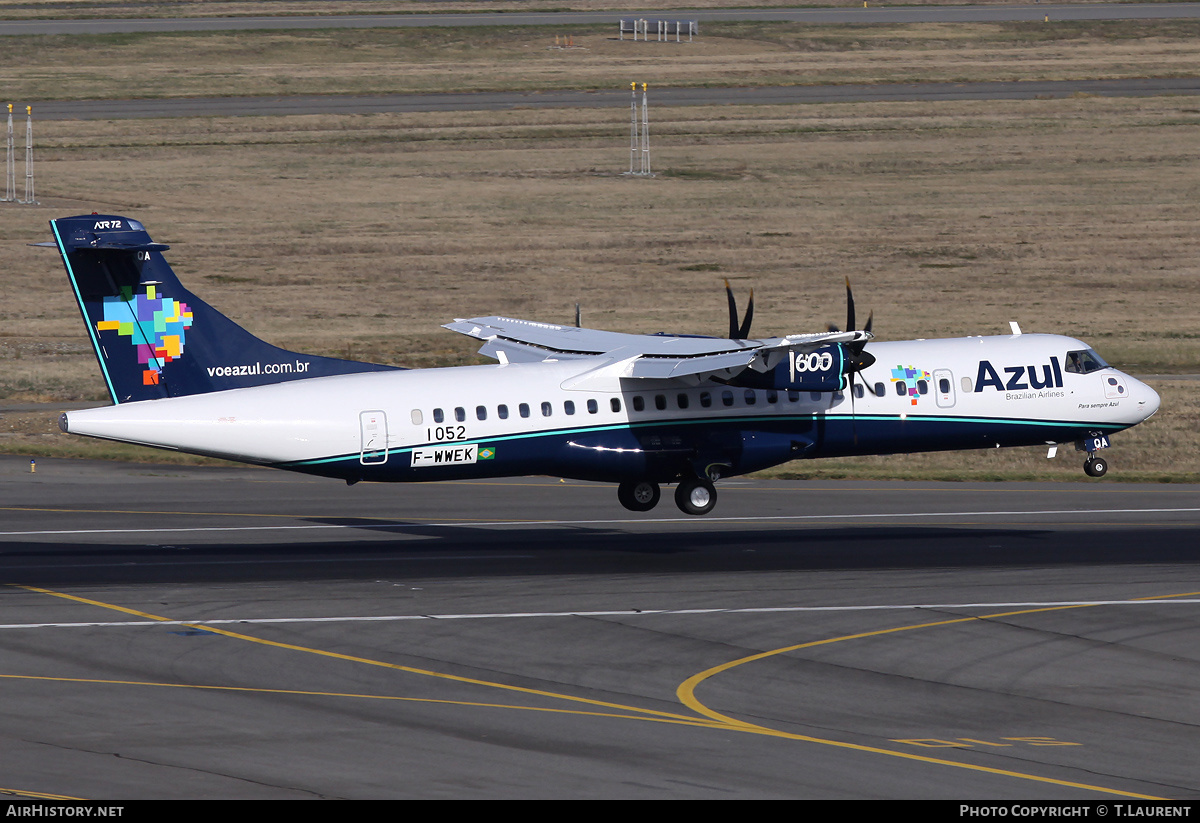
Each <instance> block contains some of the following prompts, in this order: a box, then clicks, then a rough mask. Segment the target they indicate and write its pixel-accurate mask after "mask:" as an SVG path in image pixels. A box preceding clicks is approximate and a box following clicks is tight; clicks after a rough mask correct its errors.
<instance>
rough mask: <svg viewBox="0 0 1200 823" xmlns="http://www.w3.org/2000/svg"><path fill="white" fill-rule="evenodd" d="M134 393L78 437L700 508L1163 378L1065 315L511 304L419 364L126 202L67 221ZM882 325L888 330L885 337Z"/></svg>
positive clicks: (86, 300)
mask: <svg viewBox="0 0 1200 823" xmlns="http://www.w3.org/2000/svg"><path fill="white" fill-rule="evenodd" d="M50 225H51V228H52V231H53V234H54V241H53V243H40V244H36V245H45V246H55V247H57V249H58V250H59V253H60V254H61V256H62V260H63V263H64V265H65V266H66V270H67V276H68V278H69V280H70V283H71V286H72V289H73V290H74V294H75V298H76V301H77V302H78V304H79V308H80V312H81V313H82V315H83V319H84V322H85V324H86V327H87V330H88V335H89V337H90V339H91V342H92V346H93V348H94V349H95V352H96V356H97V359H98V360H99V362H100V370H101V373H102V374H103V377H104V380H105V383H106V385H107V387H108V391H109V394H110V395H111V397H112V405H111V406H107V407H103V408H95V409H85V410H80V411H70V412H66V413H64V414H62V415H61V417H60V419H59V427H60V428H61V430H62V431H64V432H67V433H70V434H79V435H86V436H89V437H96V438H101V439H107V440H115V441H121V442H125V443H136V444H141V445H145V446H153V447H157V448H160V449H173V450H178V451H182V452H190V453H192V454H199V455H207V456H211V457H219V458H224V459H226V460H234V461H241V462H244V463H251V464H257V465H262V466H269V467H274V468H280V469H287V470H291V471H296V472H304V473H307V474H312V475H321V476H325V477H331V478H340V479H342V480H345V481H346V482H347V483H349V484H354V483H357V482H359V481H364V480H365V481H432V480H460V479H469V478H485V477H506V476H526V475H550V476H557V477H562V478H571V479H578V480H587V481H600V482H608V483H615V484H617V499H618V500H619V501H620V503H621V504H622V505H623V506H624V507H625V508H627V509H629V510H631V511H635V512H646V511H650V510H651V509H653V508H654V507H655V506H656V505H657V504H658V502H659V500H660V497H661V487H662V486H663V485H667V484H675V487H676V488H675V502H676V504H677V505H678V507H679V508H680V510H682V511H683V512H684V513H686V514H689V515H705V514H708V513H709V512H711V511H712V510H713V507H714V506H715V505H716V500H717V495H716V490H715V487H714V485H713V483H714V481H716V480H718V479H719V478H724V477H733V476H737V475H741V474H746V473H748V472H754V471H758V470H760V469H766V468H769V467H772V466H776V465H779V464H782V463H785V462H788V461H791V460H811V459H818V458H823V457H839V456H848V455H871V454H904V453H915V452H923V451H939V450H957V449H981V448H990V447H997V448H998V447H1002V446H1031V445H1046V446H1049V452H1048V455H1047V456H1049V457H1053V456H1054V454H1055V451H1056V449H1057V446H1058V445H1059V444H1064V443H1074V444H1075V446H1076V448H1077V449H1078V450H1080V451H1083V452H1085V453H1086V462H1085V463H1084V469H1085V472H1086V473H1087V474H1088V475H1089V476H1091V477H1101V476H1103V475H1104V474H1105V473H1106V472H1107V471H1108V463H1107V461H1106V460H1105V459H1104V458H1103V457H1101V456H1100V455H1099V454H1098V452H1100V451H1101V450H1103V449H1105V448H1108V447H1109V445H1110V436H1111V435H1112V434H1114V433H1115V432H1118V431H1121V430H1123V429H1127V428H1129V427H1131V426H1134V425H1136V424H1138V423H1140V422H1142V421H1143V420H1146V419H1147V418H1148V417H1150V416H1151V415H1153V414H1154V413H1155V412H1156V411H1157V410H1158V408H1159V397H1158V395H1157V394H1156V393H1155V392H1154V390H1153V389H1151V388H1150V387H1149V386H1147V385H1145V384H1144V383H1142V382H1140V381H1138V380H1135V379H1134V378H1132V377H1130V376H1129V375H1127V374H1123V373H1122V372H1120V371H1118V370H1116V369H1114V368H1112V367H1111V366H1109V365H1108V364H1107V363H1105V361H1104V360H1103V359H1102V358H1101V357H1100V355H1098V354H1097V353H1096V352H1095V351H1094V350H1093V349H1092V348H1091V347H1090V346H1088V345H1087V344H1085V343H1083V342H1081V341H1079V340H1075V339H1072V338H1069V337H1062V336H1058V335H1050V334H1022V333H1021V331H1020V328H1019V327H1018V326H1017V324H1015V323H1013V324H1012V326H1011V328H1012V334H1009V335H1003V336H990V337H983V336H979V337H964V338H958V339H939V340H909V341H902V342H872V341H873V340H874V335H873V334H872V333H871V322H872V319H873V318H871V319H868V321H867V324H866V326H865V327H864V328H862V329H856V328H855V318H854V302H853V300H854V298H853V294H852V293H851V291H850V284H849V281H847V284H846V292H847V315H848V317H847V323H846V330H844V331H843V330H838V329H836V328H833V327H830V328H829V329H828V330H827V331H825V332H818V333H810V334H792V335H786V336H783V337H768V338H751V337H750V336H749V333H750V324H751V320H752V316H753V310H754V305H753V292H751V296H750V303H749V305H748V307H747V311H746V315H745V317H744V319H743V320H742V321H741V322H740V323H739V322H738V312H737V306H736V301H735V298H734V295H733V291H732V289H730V288H729V286H728V283H727V284H726V294H727V297H728V302H729V314H730V322H729V334H728V336H727V337H724V338H722V337H705V336H699V335H689V334H669V333H658V334H622V333H616V332H608V331H599V330H593V329H586V328H581V327H579V323H578V309H577V314H576V318H577V319H576V326H562V325H557V324H553V323H538V322H531V321H528V320H518V319H513V318H508V317H476V318H471V319H459V320H455V321H454V322H453V323H449V324H447V325H446V326H445V327H444V328H447V329H450V330H451V331H455V332H459V333H461V334H464V335H467V336H469V337H472V338H476V339H478V340H481V341H483V345H482V348H480V350H479V351H480V353H482V354H484V355H487V356H488V357H490V358H492V359H494V360H495V361H496V363H495V364H489V365H476V366H458V367H452V368H436V369H401V368H397V367H393V366H387V365H380V364H373V363H360V362H355V361H350V360H339V359H336V358H329V357H317V356H312V355H307V354H301V353H297V352H291V351H285V350H283V349H280V348H277V347H275V346H272V345H270V344H268V343H265V342H264V341H262V340H260V339H258V338H257V337H255V336H254V335H252V334H251V333H250V332H249V331H247V330H245V329H243V328H242V327H241V326H238V325H237V324H236V323H234V322H233V321H231V320H230V319H229V318H227V317H225V316H224V315H222V314H221V313H219V312H218V311H217V310H216V309H214V308H212V307H211V306H209V305H208V304H206V303H204V302H203V301H202V300H200V299H199V298H198V297H196V296H195V295H194V294H192V293H191V292H190V291H188V290H186V289H185V288H184V287H183V286H182V285H181V284H180V282H179V280H178V279H177V278H176V276H175V274H174V272H173V271H172V270H171V268H170V266H169V265H168V264H167V262H166V259H165V258H164V257H163V252H165V251H167V249H168V248H169V247H168V246H166V245H164V244H161V243H155V242H154V241H152V240H151V239H150V235H149V234H148V233H147V232H146V230H145V228H144V227H143V225H142V224H141V223H139V222H138V221H136V220H131V219H129V218H127V217H121V216H115V215H100V214H91V215H81V216H77V217H66V218H59V219H55V220H51V221H50ZM868 344H869V346H870V348H869V350H868Z"/></svg>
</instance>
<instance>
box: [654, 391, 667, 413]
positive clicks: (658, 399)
mask: <svg viewBox="0 0 1200 823" xmlns="http://www.w3.org/2000/svg"><path fill="white" fill-rule="evenodd" d="M654 408H656V409H658V410H659V411H663V410H664V409H666V408H667V396H666V395H665V394H656V395H654Z"/></svg>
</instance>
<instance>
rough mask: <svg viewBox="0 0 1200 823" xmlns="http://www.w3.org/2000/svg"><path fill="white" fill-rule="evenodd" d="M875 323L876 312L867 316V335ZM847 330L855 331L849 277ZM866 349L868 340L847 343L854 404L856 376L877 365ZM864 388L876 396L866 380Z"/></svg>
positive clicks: (847, 285)
mask: <svg viewBox="0 0 1200 823" xmlns="http://www.w3.org/2000/svg"><path fill="white" fill-rule="evenodd" d="M874 322H875V312H871V313H870V314H869V315H867V325H865V326H863V329H862V330H863V331H865V332H866V333H867V334H870V333H871V324H873V323H874ZM846 329H847V330H848V331H854V330H855V325H854V292H853V291H852V290H851V288H850V278H849V277H847V278H846ZM829 330H830V331H837V330H838V329H837V328H836V327H835V326H833V325H830V327H829ZM866 348H867V341H866V340H859V341H857V342H855V343H847V344H846V359H847V360H848V361H849V365H850V368H849V369H848V371H847V373H848V374H849V375H850V389H851V391H850V399H851V402H853V400H854V375H855V374H857V373H858V372H860V371H862V370H863V369H869V368H870V367H871V366H872V365H874V363H875V356H874V355H873V354H871V353H870V352H868V351H866ZM863 386H864V387H866V389H867V391H869V392H871V394H875V390H874V389H872V388H871V386H870V385H868V383H867V381H865V380H864V381H863Z"/></svg>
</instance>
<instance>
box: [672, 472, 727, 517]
mask: <svg viewBox="0 0 1200 823" xmlns="http://www.w3.org/2000/svg"><path fill="white" fill-rule="evenodd" d="M675 505H676V506H678V507H679V510H680V511H681V512H683V513H684V514H691V515H695V516H697V517H699V516H701V515H705V514H708V513H709V512H710V511H712V510H713V507H715V506H716V505H717V490H716V489H714V488H713V484H712V483H710V482H708V481H707V480H700V479H696V478H693V479H691V480H684V481H682V482H681V483H680V484H679V485H678V486H676V487H675Z"/></svg>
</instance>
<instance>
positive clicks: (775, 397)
mask: <svg viewBox="0 0 1200 823" xmlns="http://www.w3.org/2000/svg"><path fill="white" fill-rule="evenodd" d="M767 402H768V403H770V404H771V405H772V406H773V405H775V404H776V403H778V402H779V392H777V391H769V392H767Z"/></svg>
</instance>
